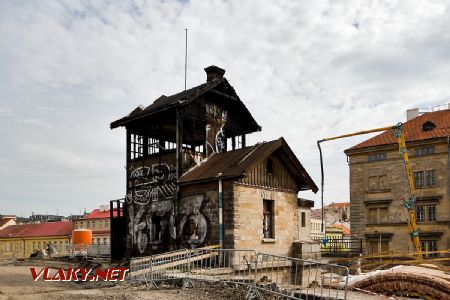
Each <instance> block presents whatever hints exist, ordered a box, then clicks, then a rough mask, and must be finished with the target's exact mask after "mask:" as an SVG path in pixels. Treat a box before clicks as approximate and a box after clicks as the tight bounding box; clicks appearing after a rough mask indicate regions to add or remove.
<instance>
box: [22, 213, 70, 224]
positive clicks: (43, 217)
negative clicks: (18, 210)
mask: <svg viewBox="0 0 450 300" xmlns="http://www.w3.org/2000/svg"><path fill="white" fill-rule="evenodd" d="M63 219H64V216H58V215H48V214H34V213H32V214H31V216H30V222H32V223H42V222H61V221H63Z"/></svg>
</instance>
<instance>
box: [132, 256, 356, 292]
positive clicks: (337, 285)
mask: <svg viewBox="0 0 450 300" xmlns="http://www.w3.org/2000/svg"><path fill="white" fill-rule="evenodd" d="M348 275H349V271H348V268H346V267H345V266H340V265H334V264H327V263H320V262H317V261H312V260H302V259H297V258H292V257H286V256H279V255H272V254H266V253H258V252H256V251H254V250H234V249H193V250H178V251H174V252H168V253H163V254H158V255H153V256H147V257H141V258H133V259H132V260H131V262H130V273H129V280H130V281H131V282H133V283H145V284H147V286H148V287H150V288H158V286H159V284H160V283H162V282H172V283H173V282H175V281H182V282H183V287H188V286H191V287H194V286H195V283H196V282H224V283H231V284H237V285H243V286H245V287H247V288H248V293H247V297H246V298H247V299H254V298H261V294H262V293H268V294H273V295H276V296H281V297H283V298H286V299H319V298H321V299H325V298H326V299H346V297H347V284H348Z"/></svg>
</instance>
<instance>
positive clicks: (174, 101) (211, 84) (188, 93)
mask: <svg viewBox="0 0 450 300" xmlns="http://www.w3.org/2000/svg"><path fill="white" fill-rule="evenodd" d="M222 84H223V85H224V86H225V87H226V89H227V91H228V94H229V96H231V97H232V98H234V99H235V100H236V101H237V102H238V103H239V104H240V105H241V107H242V110H243V111H244V112H245V113H246V114H247V115H248V116H247V118H248V120H249V121H250V123H251V124H252V125H253V127H254V128H253V130H254V131H259V130H261V126H260V125H258V123H257V122H256V121H255V119H254V118H253V116H252V115H251V113H250V112H249V110H248V109H247V107H246V106H245V105H244V103H242V101H241V99H240V98H239V96H238V95H237V94H236V91H235V90H234V88H233V87H232V86H231V85H230V84H229V83H228V80H227V79H226V78H221V79H214V80H211V81H208V82H206V83H203V84H200V85H198V86H196V87H193V88H190V89H188V90H185V91H182V92H179V93H176V94H174V95H171V96H165V95H161V96H160V97H159V98H158V99H156V100H155V101H153V103H152V104H150V105H149V106H147V107H143V106H138V107H136V108H135V109H134V110H133V111H132V112H131V113H130V114H128V115H127V116H125V117H123V118H120V119H118V120H116V121H114V122H112V123H111V124H110V127H111V129H114V128H117V127H120V126H125V125H126V124H127V123H129V122H131V121H134V120H137V119H140V118H143V117H146V116H150V115H152V114H154V113H158V112H161V111H163V110H167V109H171V108H175V107H178V106H182V105H187V104H189V103H191V102H192V101H194V100H196V99H198V98H200V97H201V96H203V95H204V94H206V93H207V92H210V91H212V90H213V89H215V88H216V87H219V86H220V85H222Z"/></svg>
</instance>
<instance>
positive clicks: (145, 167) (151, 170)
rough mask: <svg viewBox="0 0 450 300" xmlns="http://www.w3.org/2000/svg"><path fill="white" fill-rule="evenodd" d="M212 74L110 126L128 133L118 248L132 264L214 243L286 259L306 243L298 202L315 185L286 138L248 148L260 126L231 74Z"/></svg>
mask: <svg viewBox="0 0 450 300" xmlns="http://www.w3.org/2000/svg"><path fill="white" fill-rule="evenodd" d="M205 71H206V73H207V82H206V83H204V84H201V85H199V86H197V87H194V88H191V89H188V90H185V91H183V92H180V93H178V94H175V95H172V96H164V95H163V96H161V97H159V98H158V99H156V100H155V101H154V102H153V104H151V105H150V106H148V107H142V106H139V107H137V108H136V109H135V110H133V111H132V112H131V113H130V114H129V115H128V116H126V117H124V118H121V119H119V120H117V121H115V122H113V123H111V128H117V127H121V126H123V127H125V128H126V137H127V139H126V141H127V143H126V144H127V150H126V153H127V156H126V161H127V166H126V177H127V194H126V199H125V202H124V204H123V206H124V207H123V212H124V213H123V217H122V218H114V219H112V232H113V235H112V241H111V242H112V244H113V245H112V246H113V248H112V249H114V248H118V249H122V248H121V245H124V247H123V249H124V253H123V255H125V256H126V257H131V256H142V255H148V254H151V253H159V252H164V251H169V250H173V249H177V248H185V247H186V248H195V247H200V246H205V245H213V244H220V245H222V246H223V247H226V248H235V249H243V248H252V249H256V250H264V251H270V252H274V253H280V254H289V253H290V252H291V248H292V242H293V241H294V240H296V239H298V238H299V228H298V226H299V225H298V224H299V210H298V206H297V194H298V192H299V191H302V190H309V189H312V190H313V191H314V192H317V186H316V185H315V184H314V182H313V181H312V179H311V178H310V176H309V175H308V173H307V172H306V170H305V169H304V168H303V166H302V165H301V163H300V162H299V160H298V159H297V157H296V156H295V154H294V153H293V152H292V150H291V149H290V148H289V146H288V144H287V143H286V141H285V140H284V139H283V138H280V139H278V140H274V141H270V142H262V143H258V144H256V145H253V146H248V145H246V135H248V134H251V133H253V132H255V131H260V130H261V127H260V126H259V125H258V123H257V122H256V121H255V120H254V119H253V117H252V115H251V114H250V112H249V111H248V109H247V108H246V107H245V105H244V104H243V103H242V101H241V100H240V98H239V96H238V95H237V94H236V92H235V90H234V88H233V87H232V86H231V85H230V84H229V83H228V81H227V80H226V79H225V78H224V77H223V75H224V73H225V70H223V69H221V68H218V67H216V66H210V67H207V68H206V69H205ZM300 218H301V216H300ZM121 219H122V221H121ZM121 231H123V232H124V234H123V236H124V237H125V238H123V239H122V235H119V234H118V235H114V232H121ZM115 245H116V246H117V247H115ZM112 255H113V258H114V256H116V258H120V256H121V254H120V253H118V254H117V255H116V254H114V253H112Z"/></svg>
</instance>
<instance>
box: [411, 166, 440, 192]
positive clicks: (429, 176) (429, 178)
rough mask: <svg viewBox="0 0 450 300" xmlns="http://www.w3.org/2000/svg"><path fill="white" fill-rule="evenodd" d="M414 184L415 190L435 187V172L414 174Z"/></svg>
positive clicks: (417, 172) (428, 171)
mask: <svg viewBox="0 0 450 300" xmlns="http://www.w3.org/2000/svg"><path fill="white" fill-rule="evenodd" d="M414 184H415V186H416V187H417V188H423V187H425V186H427V187H433V186H436V170H427V171H425V172H424V171H416V172H414Z"/></svg>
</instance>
